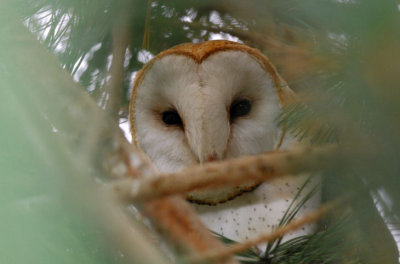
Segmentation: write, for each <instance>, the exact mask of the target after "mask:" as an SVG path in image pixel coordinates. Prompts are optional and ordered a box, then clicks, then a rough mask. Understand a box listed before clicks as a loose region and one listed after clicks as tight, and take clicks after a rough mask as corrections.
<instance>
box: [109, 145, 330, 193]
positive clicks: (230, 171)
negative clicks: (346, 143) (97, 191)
mask: <svg viewBox="0 0 400 264" xmlns="http://www.w3.org/2000/svg"><path fill="white" fill-rule="evenodd" d="M335 150H336V148H335V147H334V146H325V147H315V148H300V149H294V150H291V151H274V152H269V153H266V154H261V155H257V156H246V157H243V158H238V159H232V160H226V161H221V162H213V163H207V164H204V165H201V166H199V165H197V166H192V167H189V168H187V169H184V170H182V171H180V172H177V173H171V174H160V175H158V176H156V177H154V178H153V177H150V178H146V179H143V178H141V179H136V180H122V181H116V182H113V183H111V184H110V188H113V189H114V190H115V191H117V193H119V195H120V196H121V197H125V198H129V199H132V198H133V199H138V198H142V199H147V198H155V197H161V196H166V195H171V194H182V193H187V192H190V191H193V190H199V189H204V188H216V187H219V186H226V185H237V184H241V183H244V182H248V181H260V182H261V181H268V180H271V179H273V178H276V177H280V176H284V175H288V174H299V173H303V172H309V171H319V170H322V169H324V168H328V167H332V166H335V164H337V161H336V162H335V159H334V157H336V158H337V153H336V151H335Z"/></svg>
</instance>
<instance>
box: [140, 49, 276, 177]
mask: <svg viewBox="0 0 400 264" xmlns="http://www.w3.org/2000/svg"><path fill="white" fill-rule="evenodd" d="M136 93H137V94H136V98H140V100H136V102H135V113H136V117H135V118H136V120H137V123H138V125H137V127H136V130H137V137H138V138H140V142H139V146H140V147H141V148H142V149H143V150H144V151H145V152H146V153H147V154H148V155H149V156H150V158H151V159H152V160H153V161H154V163H155V165H156V166H157V167H158V168H159V169H160V170H161V171H167V172H172V171H176V170H179V169H181V168H182V167H186V166H189V165H191V164H194V163H198V162H200V163H203V162H207V161H210V160H214V159H224V158H232V157H238V156H243V155H248V154H256V153H260V152H263V151H268V150H272V149H273V148H274V146H275V145H276V142H277V140H278V134H279V131H278V129H277V128H276V125H274V119H275V118H276V116H277V114H278V113H279V109H280V106H279V102H278V98H277V95H276V91H275V89H274V86H273V83H272V80H271V77H270V76H269V74H268V73H267V72H266V71H265V70H264V69H263V68H262V66H261V64H260V63H259V62H258V61H257V60H256V59H255V58H253V57H252V56H251V55H249V54H247V53H245V52H240V51H224V52H219V53H216V54H213V55H211V56H210V57H208V58H207V59H206V60H204V61H203V62H202V63H201V64H199V63H197V62H196V61H194V60H193V59H191V58H189V57H186V56H182V55H168V56H165V57H163V58H161V59H160V60H158V61H156V62H155V63H154V65H152V68H151V70H149V71H148V73H147V74H146V76H145V77H144V79H143V81H142V83H141V85H140V89H138V90H137V92H136ZM242 98H244V99H248V100H249V101H250V102H251V111H250V113H249V114H248V115H247V116H244V117H241V118H238V119H237V120H235V121H234V122H233V123H230V119H229V110H230V107H231V105H232V103H233V102H234V101H235V100H237V99H242ZM166 110H175V111H177V113H178V114H179V115H180V117H181V119H182V122H183V128H179V127H173V126H166V124H164V123H163V122H162V120H161V118H160V116H161V115H162V112H163V111H166ZM139 121H140V122H139ZM144 121H145V122H144ZM150 131H151V133H150ZM167 160H169V161H167ZM171 163H172V164H171Z"/></svg>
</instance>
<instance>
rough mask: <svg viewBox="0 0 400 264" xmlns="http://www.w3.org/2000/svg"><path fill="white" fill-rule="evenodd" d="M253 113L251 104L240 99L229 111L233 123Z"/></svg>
mask: <svg viewBox="0 0 400 264" xmlns="http://www.w3.org/2000/svg"><path fill="white" fill-rule="evenodd" d="M250 111H251V103H250V101H249V100H247V99H240V100H237V101H234V102H233V103H232V105H231V109H230V110H229V114H230V120H231V123H232V122H233V121H235V119H236V118H238V117H241V116H245V115H247V114H249V113H250Z"/></svg>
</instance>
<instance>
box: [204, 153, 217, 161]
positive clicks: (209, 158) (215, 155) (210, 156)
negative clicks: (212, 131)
mask: <svg viewBox="0 0 400 264" xmlns="http://www.w3.org/2000/svg"><path fill="white" fill-rule="evenodd" d="M215 160H219V158H218V155H217V153H215V152H214V153H213V154H210V155H208V159H207V161H208V162H213V161H215Z"/></svg>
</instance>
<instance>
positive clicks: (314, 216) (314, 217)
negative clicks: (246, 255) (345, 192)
mask: <svg viewBox="0 0 400 264" xmlns="http://www.w3.org/2000/svg"><path fill="white" fill-rule="evenodd" d="M337 205H338V202H336V203H335V202H334V203H329V204H327V205H323V206H321V207H320V208H319V209H318V210H315V211H313V212H310V213H308V214H306V215H304V216H303V217H301V218H300V219H297V220H292V221H290V222H289V223H288V224H286V225H284V226H282V227H279V228H277V229H276V230H275V231H273V232H271V233H268V234H263V235H260V236H258V237H257V238H255V239H252V240H249V241H246V242H244V243H240V244H234V245H233V246H231V247H229V248H225V249H222V250H218V249H215V250H213V251H209V252H205V253H202V254H201V255H194V256H192V257H191V258H189V259H188V260H187V262H188V263H198V262H201V263H204V262H206V261H210V260H217V259H224V258H227V257H229V256H233V255H235V254H237V253H241V252H245V251H247V250H249V249H250V248H252V247H254V246H257V245H259V244H261V243H266V242H271V241H273V240H275V239H277V238H280V237H282V236H284V235H285V234H288V233H290V232H292V231H294V230H297V229H299V228H301V227H302V226H304V225H307V224H310V223H314V222H316V221H318V220H319V219H321V218H322V217H323V216H324V215H326V214H327V213H328V212H329V211H331V210H332V209H333V208H334V207H336V206H337Z"/></svg>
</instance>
